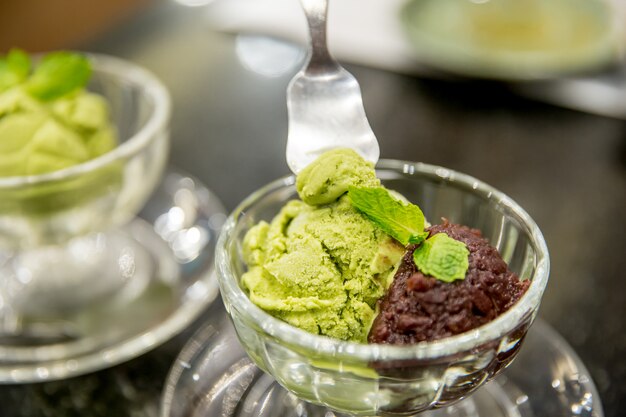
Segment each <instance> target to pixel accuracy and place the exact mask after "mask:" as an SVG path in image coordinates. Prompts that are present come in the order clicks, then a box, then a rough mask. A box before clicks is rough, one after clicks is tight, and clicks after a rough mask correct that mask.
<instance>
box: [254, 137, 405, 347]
mask: <svg viewBox="0 0 626 417" xmlns="http://www.w3.org/2000/svg"><path fill="white" fill-rule="evenodd" d="M379 185H380V182H379V180H378V179H377V178H376V173H375V171H374V166H373V164H371V163H369V162H367V161H365V160H364V159H363V158H361V157H360V156H359V155H358V154H357V153H356V152H354V151H352V150H348V149H339V150H334V151H329V152H327V153H325V154H323V155H322V156H321V157H319V158H318V159H317V160H316V161H315V162H313V163H312V164H311V165H309V166H308V167H306V168H305V169H304V170H303V171H302V172H301V173H300V174H299V176H298V179H297V190H298V193H299V195H300V198H301V199H302V201H297V200H294V201H291V202H289V203H287V204H286V205H285V206H284V207H283V208H282V210H281V211H280V212H279V213H278V215H277V216H276V217H275V218H274V219H273V220H272V221H271V222H270V223H267V222H265V221H261V222H259V223H258V224H257V225H255V226H254V227H252V228H251V229H250V231H249V232H248V233H247V234H246V236H245V239H244V247H243V251H244V259H245V261H246V263H247V265H248V267H249V270H248V272H246V273H245V274H244V275H243V278H242V280H243V285H244V287H245V288H246V289H247V290H248V291H249V295H250V299H251V301H252V302H253V303H255V304H256V305H258V306H259V307H260V308H262V309H264V310H265V311H267V312H268V313H270V314H272V315H273V316H275V317H277V318H280V319H282V320H284V321H286V322H287V323H289V324H291V325H293V326H296V327H299V328H301V329H303V330H306V331H309V332H311V333H314V334H320V335H325V336H329V337H333V338H337V339H342V340H351V341H357V342H366V341H367V334H368V331H369V329H370V327H371V323H372V321H373V319H374V316H375V313H376V302H377V300H378V299H379V298H380V297H381V296H382V295H383V294H384V293H385V290H386V289H387V287H388V286H389V284H390V283H391V280H392V279H393V272H394V268H395V266H396V265H397V264H398V263H399V261H400V259H401V258H402V255H403V253H404V247H403V246H402V245H400V244H399V243H398V242H396V241H395V240H394V239H393V238H391V237H390V236H389V235H387V234H386V233H385V232H383V231H382V230H381V229H380V228H378V227H376V225H375V224H373V223H372V222H371V221H370V220H369V219H368V218H367V217H366V216H365V215H363V214H362V213H360V212H359V211H357V210H356V209H355V208H354V207H353V205H352V204H351V202H350V199H349V197H348V196H347V194H346V193H347V191H348V187H350V186H365V187H377V186H379Z"/></svg>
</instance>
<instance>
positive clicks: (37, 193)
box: [0, 55, 171, 249]
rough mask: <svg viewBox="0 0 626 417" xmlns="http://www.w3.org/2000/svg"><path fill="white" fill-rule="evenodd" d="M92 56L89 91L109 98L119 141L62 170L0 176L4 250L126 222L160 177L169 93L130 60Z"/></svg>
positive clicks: (0, 232)
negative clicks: (17, 175) (109, 148)
mask: <svg viewBox="0 0 626 417" xmlns="http://www.w3.org/2000/svg"><path fill="white" fill-rule="evenodd" d="M89 59H90V61H91V62H92V66H93V76H92V78H91V81H90V83H89V85H88V89H89V90H90V91H92V92H95V93H98V94H101V95H103V96H104V97H105V98H106V99H107V101H108V104H109V106H110V111H111V118H112V123H113V125H114V126H115V128H116V130H117V133H118V137H119V141H120V144H119V145H118V146H117V148H115V149H114V150H112V151H111V152H108V153H106V154H104V155H102V156H100V157H98V158H95V159H92V160H90V161H87V162H85V163H82V164H79V165H75V166H72V167H69V168H65V169H62V170H59V171H55V172H51V173H46V174H42V175H34V176H25V177H4V178H0V248H3V249H31V248H35V247H39V246H42V245H50V244H59V243H63V242H65V241H67V240H68V239H70V238H73V237H76V236H80V235H85V234H87V233H90V232H96V231H100V230H106V229H108V228H110V227H112V226H117V225H120V224H123V223H125V222H128V221H129V220H130V219H131V218H132V217H133V216H134V215H135V214H136V213H137V212H138V211H139V209H141V207H142V206H143V205H144V203H145V202H146V200H147V199H148V197H149V196H150V194H151V193H152V191H153V190H154V187H155V186H156V185H157V182H158V181H159V179H160V178H161V175H162V173H163V170H164V167H165V162H166V160H167V154H168V149H169V132H168V123H169V118H170V113H171V109H170V99H169V95H168V93H167V90H166V89H165V87H164V86H163V85H162V84H161V82H160V81H158V80H157V79H156V78H155V77H154V76H153V75H152V74H150V73H149V72H147V71H145V70H144V69H142V68H140V67H138V66H136V65H134V64H131V63H129V62H125V61H122V60H120V59H117V58H113V57H109V56H104V55H90V56H89Z"/></svg>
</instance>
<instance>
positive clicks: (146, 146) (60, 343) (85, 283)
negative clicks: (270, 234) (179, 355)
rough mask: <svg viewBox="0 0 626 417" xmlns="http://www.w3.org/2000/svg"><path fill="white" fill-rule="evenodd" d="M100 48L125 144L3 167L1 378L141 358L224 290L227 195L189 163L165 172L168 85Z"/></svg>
mask: <svg viewBox="0 0 626 417" xmlns="http://www.w3.org/2000/svg"><path fill="white" fill-rule="evenodd" d="M89 59H90V60H91V62H92V64H93V65H92V66H93V77H92V79H91V81H90V84H89V85H88V89H89V90H90V91H93V92H97V93H99V94H101V95H103V96H104V97H105V98H106V100H107V101H108V103H109V106H110V110H111V118H112V122H113V124H114V126H115V128H116V129H117V132H118V137H119V140H120V143H119V145H118V146H117V147H116V148H115V149H113V150H112V151H110V152H108V153H106V154H103V155H102V156H100V157H97V158H95V159H92V160H90V161H88V162H85V163H82V164H80V165H75V166H72V167H69V168H66V169H63V170H59V171H55V172H51V173H47V174H42V175H37V176H27V177H7V178H0V383H2V382H11V383H14V382H28V381H42V380H49V379H59V378H65V377H68V376H71V375H77V374H80V373H84V372H87V371H91V370H95V369H99V368H103V367H107V366H112V365H114V364H116V363H119V362H121V361H123V360H126V359H129V358H132V357H134V356H136V355H138V354H140V353H143V352H145V351H146V350H148V349H150V348H153V347H155V346H157V345H158V344H159V343H161V342H163V341H164V340H167V339H168V338H169V337H171V336H172V335H173V334H175V333H176V332H178V331H180V330H181V329H183V328H184V327H185V326H186V325H188V324H189V323H190V322H191V321H192V320H193V319H195V318H196V317H197V315H198V314H199V313H200V312H201V311H202V309H203V308H204V307H206V305H207V304H208V303H210V302H211V301H212V300H213V299H214V298H215V296H216V295H217V283H216V282H215V280H214V279H213V278H212V271H213V269H212V266H213V262H212V260H213V258H212V254H213V251H212V249H213V247H214V244H215V236H216V233H217V230H219V225H221V222H222V221H223V217H225V216H224V214H223V209H222V208H221V204H220V203H219V201H218V200H217V199H216V197H214V196H213V195H212V194H211V193H210V192H209V191H208V190H206V188H204V187H203V186H202V184H200V183H199V182H198V181H197V180H195V179H193V178H192V177H190V176H188V175H183V174H180V173H178V172H172V171H170V172H169V173H168V174H167V175H166V176H165V181H164V182H163V183H161V178H162V176H163V173H164V169H165V166H166V161H167V156H168V149H169V118H170V112H171V108H170V107H171V105H170V98H169V94H168V92H167V90H166V88H165V87H164V85H163V84H162V83H161V82H160V81H159V80H158V79H157V78H156V77H154V76H153V75H152V74H151V73H149V72H148V71H146V70H145V69H143V68H140V67H139V66H137V65H135V64H132V63H130V62H126V61H123V60H120V59H117V58H113V57H109V56H104V55H89ZM157 186H159V187H158V188H157ZM155 189H156V192H155ZM146 203H147V204H146ZM142 208H144V210H143V211H142V213H141V216H142V217H143V219H140V218H136V217H135V216H136V215H137V213H138V212H139V211H140V210H141V209H142ZM214 214H218V216H213V215H214ZM219 216H222V217H219ZM220 219H222V220H220Z"/></svg>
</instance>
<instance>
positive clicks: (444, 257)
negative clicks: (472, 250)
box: [413, 233, 469, 282]
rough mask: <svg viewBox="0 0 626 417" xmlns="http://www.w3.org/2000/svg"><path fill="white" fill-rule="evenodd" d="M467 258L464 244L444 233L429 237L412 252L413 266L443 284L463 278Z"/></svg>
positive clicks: (466, 267)
mask: <svg viewBox="0 0 626 417" xmlns="http://www.w3.org/2000/svg"><path fill="white" fill-rule="evenodd" d="M468 256H469V250H467V247H466V246H465V244H464V243H463V242H459V241H458V240H455V239H452V238H451V237H449V236H448V235H447V234H445V233H437V234H436V235H433V236H431V237H429V238H428V239H426V240H425V241H424V242H423V243H422V244H421V246H419V247H418V248H417V249H415V252H413V260H414V261H415V265H417V268H418V269H419V270H420V271H422V273H423V274H425V275H430V276H433V277H435V278H437V279H438V280H440V281H444V282H452V281H454V280H455V279H464V278H465V274H466V273H467V269H468V268H469V260H468Z"/></svg>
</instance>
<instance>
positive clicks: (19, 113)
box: [0, 86, 117, 177]
mask: <svg viewBox="0 0 626 417" xmlns="http://www.w3.org/2000/svg"><path fill="white" fill-rule="evenodd" d="M108 114H109V111H108V106H107V103H106V102H105V100H104V99H103V98H102V97H100V96H98V95H95V94H92V93H88V92H86V91H84V90H81V91H78V92H76V93H75V94H72V95H71V96H69V97H64V98H61V99H58V100H54V101H52V102H40V101H38V100H36V99H34V98H33V97H31V96H29V94H27V93H26V92H24V90H23V89H22V88H21V87H19V86H18V87H14V88H12V89H9V90H7V91H4V92H3V93H2V94H0V176H3V177H8V176H22V175H38V174H44V173H47V172H52V171H56V170H59V169H63V168H67V167H70V166H72V165H76V164H80V163H82V162H85V161H88V160H89V159H93V158H95V157H97V156H99V155H102V154H103V153H105V152H108V151H110V150H111V149H113V148H115V146H116V144H117V139H116V135H115V131H114V129H113V128H112V126H111V124H110V122H109V117H108Z"/></svg>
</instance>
